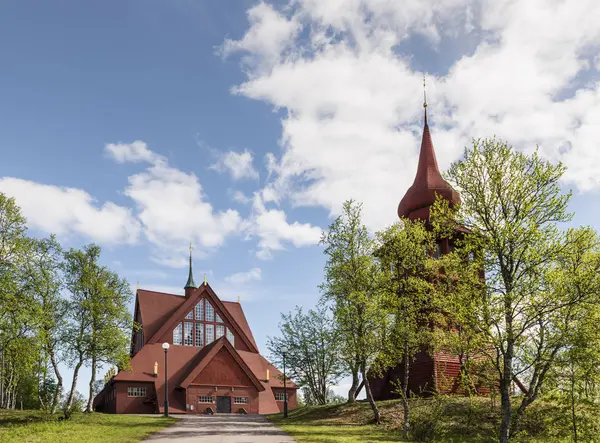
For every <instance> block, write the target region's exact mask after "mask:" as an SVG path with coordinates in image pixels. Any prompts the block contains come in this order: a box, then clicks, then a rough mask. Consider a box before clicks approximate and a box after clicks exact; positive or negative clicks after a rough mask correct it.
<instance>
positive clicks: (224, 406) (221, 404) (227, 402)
mask: <svg viewBox="0 0 600 443" xmlns="http://www.w3.org/2000/svg"><path fill="white" fill-rule="evenodd" d="M217 413H219V414H223V413H224V414H231V397H229V396H222V397H221V396H217Z"/></svg>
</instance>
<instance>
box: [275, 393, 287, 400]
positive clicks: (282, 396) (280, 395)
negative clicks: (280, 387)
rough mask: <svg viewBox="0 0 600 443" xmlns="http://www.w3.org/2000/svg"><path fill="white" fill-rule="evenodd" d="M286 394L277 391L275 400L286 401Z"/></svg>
mask: <svg viewBox="0 0 600 443" xmlns="http://www.w3.org/2000/svg"><path fill="white" fill-rule="evenodd" d="M285 397H286V396H285V395H284V394H283V392H276V393H275V400H277V401H285Z"/></svg>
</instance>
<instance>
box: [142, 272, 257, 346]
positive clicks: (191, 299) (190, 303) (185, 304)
mask: <svg viewBox="0 0 600 443" xmlns="http://www.w3.org/2000/svg"><path fill="white" fill-rule="evenodd" d="M140 291H141V290H139V291H138V293H139V292H140ZM144 292H147V293H151V292H152V291H144ZM153 294H160V295H159V297H160V299H161V300H160V301H158V300H154V302H153V303H152V304H150V303H148V304H147V306H148V307H149V308H150V311H152V313H153V315H151V316H152V317H153V318H157V317H160V322H159V321H156V320H155V321H154V322H153V326H157V327H153V328H152V329H153V330H152V331H150V332H152V333H151V334H147V335H146V328H145V327H144V335H145V336H146V337H147V338H148V339H147V341H146V343H148V344H150V343H158V342H161V341H162V340H163V338H164V336H165V335H166V334H168V333H169V332H170V331H172V330H173V328H175V326H176V325H177V324H178V323H180V322H181V321H183V320H184V318H185V316H186V315H187V314H189V313H190V311H192V310H193V309H194V306H196V303H198V302H199V301H200V300H201V299H202V298H206V299H207V300H209V301H210V302H211V304H212V306H213V307H214V308H215V310H216V312H218V313H219V314H221V316H222V317H223V318H224V319H225V320H226V322H227V323H228V324H229V325H230V326H231V328H232V329H233V330H234V331H235V332H236V333H237V335H238V336H239V338H241V339H242V340H243V341H244V343H246V346H248V349H250V350H251V351H252V352H258V347H257V346H256V342H255V341H254V337H253V336H252V332H251V331H250V327H249V326H248V322H247V321H246V317H245V316H244V313H243V311H242V308H241V306H240V305H239V304H237V303H236V305H237V307H233V306H232V305H233V304H232V303H228V305H225V304H224V303H223V302H222V301H221V300H220V299H219V297H218V296H217V295H216V294H215V292H214V291H213V290H212V288H211V287H210V286H209V285H208V284H207V283H206V284H203V285H202V286H200V287H199V288H197V289H193V290H191V293H190V295H189V296H188V297H181V296H177V295H173V296H171V295H169V294H162V293H153ZM162 295H167V296H170V297H174V298H176V299H177V303H175V302H174V301H173V300H168V299H167V298H166V297H162ZM146 296H147V294H146ZM162 300H167V301H168V302H169V304H170V305H171V308H170V309H169V312H168V313H167V314H164V315H162V316H160V314H158V313H157V311H161V310H163V309H164V308H161V303H162ZM228 307H231V308H232V310H233V311H234V314H232V313H231V312H230V311H229V309H228ZM140 308H141V309H142V310H143V307H142V306H140ZM163 312H164V311H163ZM145 321H146V320H145V319H144V313H143V311H142V322H145ZM240 323H241V324H240ZM142 324H143V323H142Z"/></svg>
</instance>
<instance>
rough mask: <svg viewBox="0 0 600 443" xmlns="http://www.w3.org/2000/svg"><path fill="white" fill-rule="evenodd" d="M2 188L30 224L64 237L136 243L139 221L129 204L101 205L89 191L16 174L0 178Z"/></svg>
mask: <svg viewBox="0 0 600 443" xmlns="http://www.w3.org/2000/svg"><path fill="white" fill-rule="evenodd" d="M0 192H3V193H5V194H6V195H8V196H10V197H14V198H15V200H16V202H17V204H18V205H19V206H20V207H21V210H22V211H23V214H24V215H25V217H26V218H27V224H28V226H29V227H30V228H33V229H39V230H41V231H43V232H46V233H49V234H56V235H58V236H61V237H65V236H71V235H79V236H82V237H85V238H86V239H89V240H92V241H94V242H97V243H99V244H107V245H111V244H120V243H129V244H131V243H136V242H137V241H138V239H139V236H140V230H141V227H140V223H139V222H138V221H137V220H136V219H135V217H134V216H133V214H132V213H131V211H130V209H129V208H126V207H123V206H118V205H116V204H114V203H112V202H106V203H104V204H102V205H98V204H97V202H96V201H95V199H94V198H93V197H92V196H91V195H90V194H88V193H87V192H85V191H83V190H81V189H77V188H68V187H60V186H52V185H45V184H41V183H36V182H33V181H29V180H22V179H19V178H13V177H4V178H0Z"/></svg>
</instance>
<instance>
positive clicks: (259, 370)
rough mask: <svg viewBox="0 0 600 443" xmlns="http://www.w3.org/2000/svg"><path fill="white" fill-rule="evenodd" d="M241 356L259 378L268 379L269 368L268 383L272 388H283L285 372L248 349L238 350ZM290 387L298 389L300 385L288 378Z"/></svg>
mask: <svg viewBox="0 0 600 443" xmlns="http://www.w3.org/2000/svg"><path fill="white" fill-rule="evenodd" d="M237 352H238V354H239V355H240V357H242V359H243V360H244V361H245V362H246V364H247V365H248V367H250V369H252V372H253V373H254V374H256V376H257V377H258V379H259V380H261V381H266V378H267V369H268V370H269V382H268V383H267V384H266V385H267V386H270V387H272V388H283V374H282V372H281V371H280V370H279V369H277V368H276V367H275V366H273V365H272V364H271V363H269V361H268V360H267V359H266V358H264V357H263V356H262V355H260V354H255V353H254V352H247V351H237ZM286 386H287V387H288V388H292V389H296V388H298V386H297V385H296V383H294V382H293V381H292V380H290V379H289V378H288V379H286Z"/></svg>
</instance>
